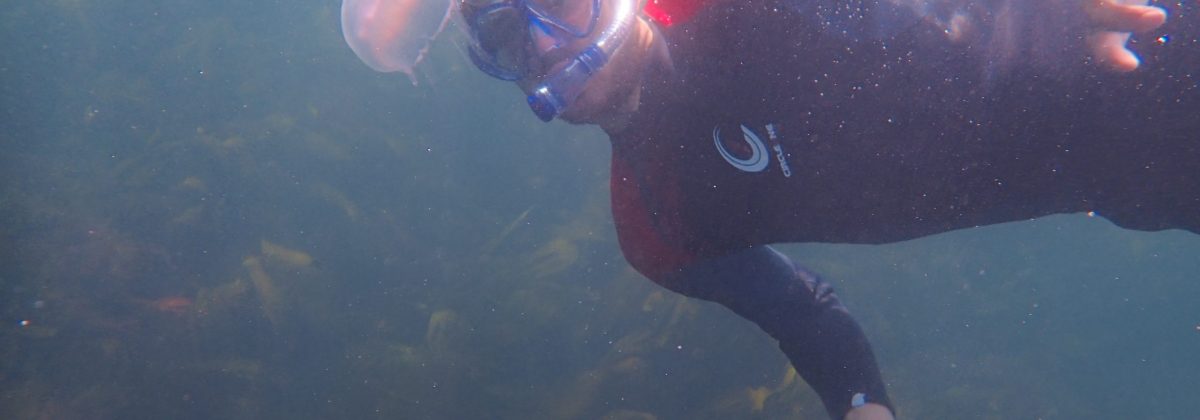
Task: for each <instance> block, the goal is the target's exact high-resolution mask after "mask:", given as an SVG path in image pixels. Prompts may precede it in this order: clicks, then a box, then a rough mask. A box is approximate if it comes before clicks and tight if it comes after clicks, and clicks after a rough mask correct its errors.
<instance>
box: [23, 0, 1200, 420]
mask: <svg viewBox="0 0 1200 420" xmlns="http://www.w3.org/2000/svg"><path fill="white" fill-rule="evenodd" d="M11 3H12V4H8V5H6V6H5V9H4V11H3V12H0V34H2V36H3V41H4V43H3V44H4V53H3V54H0V286H2V287H0V302H2V304H3V306H2V307H0V308H2V318H0V320H2V321H3V324H2V327H0V356H2V358H0V417H3V418H28V419H39V418H44V419H76V418H78V419H100V418H112V419H123V418H374V417H378V418H406V419H407V418H438V419H465V418H512V419H528V418H620V419H644V418H659V419H685V418H687V419H690V418H721V419H728V418H786V417H789V416H803V417H805V418H823V416H824V411H823V409H822V408H821V407H820V405H819V403H818V402H817V399H816V398H815V396H814V395H813V394H812V393H811V391H809V390H808V389H807V387H806V386H805V385H803V383H802V382H800V381H796V380H795V378H794V376H793V375H792V374H791V373H789V372H788V369H787V362H786V360H785V359H784V358H783V356H782V355H781V354H779V353H778V351H777V350H776V349H775V347H774V343H772V342H771V341H770V340H769V339H768V338H767V337H766V336H765V335H764V334H761V333H760V332H759V331H757V329H756V328H755V327H754V326H753V325H751V324H749V323H747V322H745V321H742V320H740V319H738V318H736V317H735V316H733V315H732V314H730V313H727V312H726V311H724V310H723V309H721V308H719V307H716V306H714V305H710V304H703V303H698V302H695V301H689V300H686V299H683V298H680V297H678V296H675V295H672V294H670V293H669V292H666V291H664V290H662V289H660V288H658V287H657V286H654V285H653V284H651V283H650V282H648V281H646V280H644V279H643V278H641V277H640V276H639V275H637V274H636V273H634V272H633V271H632V270H631V269H630V268H629V267H628V266H627V265H626V264H625V262H624V260H623V259H622V257H621V255H620V253H619V250H618V247H617V244H616V241H615V234H614V233H613V228H612V224H611V218H610V216H609V210H608V192H607V183H608V179H607V175H608V167H607V165H608V160H607V159H608V145H607V143H606V140H605V139H604V137H603V135H602V133H600V132H599V131H598V130H596V129H593V128H579V127H567V126H565V125H561V124H551V125H544V124H541V123H540V122H537V120H536V119H535V118H533V117H532V116H531V115H529V113H528V110H527V109H525V105H524V104H523V103H522V100H521V97H520V95H518V94H517V91H516V89H515V88H514V87H512V86H508V85H504V84H500V83H494V82H493V81H491V80H489V79H487V78H486V77H485V76H482V75H480V74H477V73H478V72H477V71H475V70H474V69H473V68H472V67H471V66H470V63H469V62H468V61H467V60H466V59H465V58H464V56H463V54H462V53H461V52H460V51H459V50H458V49H457V47H455V46H454V45H453V43H451V42H442V43H440V44H439V45H438V46H437V47H436V49H435V51H434V57H433V65H432V66H427V67H425V69H426V73H425V74H421V75H420V76H421V80H422V83H421V84H420V85H418V86H412V85H411V84H410V83H409V82H408V80H407V79H406V78H404V77H402V76H394V75H380V74H376V73H373V72H371V71H370V70H369V69H367V68H366V67H365V66H363V65H361V64H360V63H359V62H358V60H357V59H355V57H354V56H353V54H352V53H351V52H350V50H349V49H347V48H346V47H345V46H344V45H343V42H342V38H341V35H340V33H339V32H338V31H339V28H338V27H337V24H338V19H337V16H338V14H337V13H338V6H339V5H338V4H337V2H221V1H218V2H165V3H162V2H160V3H159V4H153V5H150V4H144V3H137V2H130V3H128V4H114V3H113V2H98V1H90V0H57V1H44V2H24V1H23V2H11ZM429 69H437V73H431V72H429ZM783 249H784V250H785V251H787V252H789V253H790V254H792V255H793V256H794V257H796V259H797V260H798V261H803V262H805V263H806V264H808V265H809V266H811V267H812V268H814V269H816V270H817V271H818V272H821V273H823V274H824V275H825V276H826V277H827V278H829V279H831V280H832V281H833V282H834V283H835V284H836V285H837V286H838V288H839V289H840V290H841V293H840V294H841V296H842V298H843V299H844V300H845V301H846V302H847V304H848V305H849V306H850V307H851V309H852V310H853V311H854V312H855V313H856V315H857V317H858V318H859V320H860V321H861V322H862V323H863V325H864V327H865V329H866V330H867V332H868V335H869V336H870V337H871V338H872V340H873V341H874V343H875V345H876V352H877V354H878V356H879V358H880V361H881V364H882V367H883V369H884V374H885V377H886V378H887V379H888V381H889V382H890V386H891V392H892V393H893V399H894V400H895V401H896V402H897V405H898V407H899V409H900V410H901V415H902V416H903V417H908V418H943V419H960V418H988V419H1017V418H1029V419H1032V418H1044V419H1052V418H1057V419H1078V418H1111V419H1129V418H1164V419H1167V418H1171V419H1177V418H1190V417H1193V416H1194V414H1193V413H1195V412H1197V411H1200V400H1197V399H1195V398H1194V395H1192V394H1194V391H1195V388H1196V383H1197V382H1196V378H1197V377H1200V360H1198V359H1197V358H1196V357H1195V355H1196V354H1200V309H1198V308H1200V306H1198V305H1197V304H1196V303H1197V302H1200V282H1198V281H1197V275H1196V273H1198V272H1200V237H1196V236H1195V235H1188V234H1183V233H1179V232H1165V233H1156V234H1148V233H1137V232H1129V231H1122V230H1120V229H1117V228H1115V227H1113V226H1112V225H1110V224H1108V223H1107V222H1105V221H1103V220H1100V219H1089V218H1086V217H1082V216H1079V217H1052V218H1047V219H1043V220H1038V221H1033V222H1027V223H1018V224H1010V225H1003V226H996V227H990V228H985V229H977V230H972V231H965V232H956V233H952V234H948V235H941V236H937V237H932V238H926V239H922V240H918V241H912V242H906V243H900V244H894V245H887V246H873V247H850V246H829V245H803V246H799V245H795V246H786V247H783Z"/></svg>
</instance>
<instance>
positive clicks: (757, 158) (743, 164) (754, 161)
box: [713, 125, 770, 172]
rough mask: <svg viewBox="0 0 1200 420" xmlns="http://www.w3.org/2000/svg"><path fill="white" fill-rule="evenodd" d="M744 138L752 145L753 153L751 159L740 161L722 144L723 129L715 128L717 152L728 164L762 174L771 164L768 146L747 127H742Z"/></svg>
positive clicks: (714, 138)
mask: <svg viewBox="0 0 1200 420" xmlns="http://www.w3.org/2000/svg"><path fill="white" fill-rule="evenodd" d="M742 138H743V139H745V140H746V143H747V144H749V145H750V151H751V153H750V157H748V158H745V159H740V158H738V157H737V156H734V155H733V154H732V153H729V151H728V150H725V146H724V145H722V144H721V127H713V144H716V145H717V151H718V152H720V153H721V157H723V158H725V161H726V162H729V164H730V165H733V167H734V168H738V169H740V170H743V171H746V172H762V170H763V169H767V163H768V162H770V159H768V158H767V145H765V144H763V141H762V139H760V138H758V135H757V134H754V131H751V130H750V128H749V127H746V126H745V125H742Z"/></svg>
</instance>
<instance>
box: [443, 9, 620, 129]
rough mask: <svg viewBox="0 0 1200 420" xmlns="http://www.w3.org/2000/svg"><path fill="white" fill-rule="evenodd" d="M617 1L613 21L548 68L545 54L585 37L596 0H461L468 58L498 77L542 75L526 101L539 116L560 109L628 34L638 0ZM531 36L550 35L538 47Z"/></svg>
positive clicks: (596, 12)
mask: <svg viewBox="0 0 1200 420" xmlns="http://www.w3.org/2000/svg"><path fill="white" fill-rule="evenodd" d="M610 1H618V2H619V3H618V4H617V6H616V10H615V12H614V16H613V22H612V23H611V24H609V25H608V27H606V28H604V30H603V32H601V33H600V34H599V36H597V37H596V38H595V39H596V40H595V41H594V42H593V43H592V44H591V45H589V46H587V47H586V48H584V49H583V50H582V51H580V52H578V53H576V54H575V55H574V57H573V58H571V59H570V60H569V62H568V64H567V65H566V66H564V67H563V68H562V69H561V70H558V71H556V72H554V73H552V74H547V72H548V68H549V67H550V66H551V65H553V64H554V63H545V62H543V59H542V58H543V57H545V56H548V55H550V54H551V53H552V52H556V50H559V49H561V48H569V47H571V46H572V44H575V43H576V42H575V41H578V40H581V39H585V38H588V37H590V36H591V35H592V33H593V32H594V31H595V30H596V26H597V24H598V22H599V20H600V0H461V3H460V8H461V12H462V15H463V18H464V20H465V21H466V24H467V27H468V29H469V34H470V36H471V41H472V43H471V46H470V49H469V54H470V57H471V61H472V62H473V63H474V64H475V66H476V67H478V68H479V69H480V70H481V71H483V72H484V73H487V74H488V75H490V76H492V77H495V78H497V79H501V80H508V81H516V80H521V79H526V78H534V77H543V78H542V81H541V83H539V84H538V85H537V86H535V87H534V88H533V90H532V91H531V93H530V94H529V96H528V97H527V98H526V101H527V102H528V103H529V107H530V108H531V109H532V110H533V112H534V113H535V114H537V116H538V118H540V119H542V121H550V120H553V119H554V118H555V117H557V116H559V115H561V114H562V113H563V111H565V110H566V108H567V107H568V106H570V105H571V103H573V102H574V101H575V100H576V99H578V98H579V95H580V94H581V93H582V92H583V87H584V85H586V84H587V81H588V80H589V79H590V78H591V76H592V75H594V74H595V73H596V72H597V71H598V70H600V68H601V67H603V66H604V64H605V63H607V62H608V59H609V58H610V57H611V56H612V54H613V52H615V51H616V49H617V48H618V47H619V46H620V45H621V44H622V43H623V42H624V41H625V39H626V38H628V35H629V32H630V28H631V27H632V26H633V21H634V16H635V12H634V8H635V5H636V3H637V2H636V0H610ZM535 38H542V39H549V40H552V42H553V45H552V46H549V48H545V47H543V48H540V51H539V48H538V47H537V46H536V45H535Z"/></svg>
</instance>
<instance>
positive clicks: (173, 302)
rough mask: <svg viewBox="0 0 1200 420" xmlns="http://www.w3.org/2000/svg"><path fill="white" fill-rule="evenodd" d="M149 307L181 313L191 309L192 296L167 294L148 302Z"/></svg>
mask: <svg viewBox="0 0 1200 420" xmlns="http://www.w3.org/2000/svg"><path fill="white" fill-rule="evenodd" d="M150 307H151V308H154V309H156V310H158V311H161V312H170V313H173V314H176V315H183V314H185V313H187V312H188V311H189V310H191V309H192V298H189V297H184V296H168V297H164V298H159V299H155V300H153V301H151V302H150Z"/></svg>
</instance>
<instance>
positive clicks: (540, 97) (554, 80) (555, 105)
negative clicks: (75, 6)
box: [525, 45, 608, 122]
mask: <svg viewBox="0 0 1200 420" xmlns="http://www.w3.org/2000/svg"><path fill="white" fill-rule="evenodd" d="M607 62H608V54H606V53H605V52H604V50H601V49H600V48H599V47H597V46H594V45H593V46H591V47H589V48H588V49H586V50H584V51H583V52H582V53H579V55H578V56H575V60H573V61H571V64H568V65H567V67H566V68H564V69H562V71H559V72H558V73H555V74H554V75H552V76H550V78H548V79H546V80H545V81H543V82H542V83H540V84H538V85H537V87H535V88H533V93H530V94H529V96H528V97H526V98H525V101H526V102H528V103H529V108H530V109H532V110H533V113H534V114H536V115H537V116H538V118H540V119H541V120H542V121H544V122H550V121H551V120H553V119H554V118H555V117H557V116H559V115H561V114H562V113H563V112H564V111H566V110H567V106H568V105H570V104H571V103H573V102H575V100H576V99H579V94H581V93H583V86H584V85H586V84H587V81H588V79H589V78H591V77H592V75H593V74H595V73H596V71H597V70H600V68H601V67H604V64H605V63H607Z"/></svg>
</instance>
